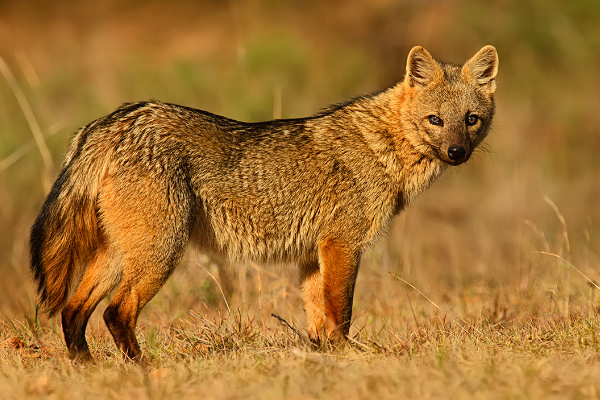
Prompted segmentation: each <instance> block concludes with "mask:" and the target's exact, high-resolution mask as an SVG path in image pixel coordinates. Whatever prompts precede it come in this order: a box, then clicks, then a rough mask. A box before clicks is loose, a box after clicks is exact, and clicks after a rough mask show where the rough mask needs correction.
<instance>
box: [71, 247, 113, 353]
mask: <svg viewBox="0 0 600 400" xmlns="http://www.w3.org/2000/svg"><path fill="white" fill-rule="evenodd" d="M111 261H112V259H111V257H110V255H109V253H108V251H107V249H106V247H104V246H102V247H101V248H100V249H98V250H97V251H96V254H95V255H94V257H93V259H92V260H91V261H90V262H89V263H88V265H87V267H86V269H85V273H84V275H83V278H82V280H81V283H80V284H79V287H78V288H77V290H76V291H75V294H74V295H73V297H72V298H71V300H70V301H69V303H68V304H67V306H66V307H65V308H64V309H63V311H62V315H61V317H62V328H63V332H64V335H65V342H66V344H67V349H68V350H69V356H70V357H71V359H73V360H80V361H91V359H92V355H91V354H90V350H89V347H88V344H87V342H86V340H85V329H86V326H87V323H88V320H89V318H90V316H91V315H92V313H93V312H94V309H95V308H96V306H97V305H98V303H99V302H100V301H101V300H102V299H103V298H104V297H105V296H106V294H107V293H108V292H109V291H110V290H111V289H112V288H113V287H114V286H115V285H116V284H117V283H118V281H119V271H118V270H116V268H115V266H114V265H113V264H112V263H111Z"/></svg>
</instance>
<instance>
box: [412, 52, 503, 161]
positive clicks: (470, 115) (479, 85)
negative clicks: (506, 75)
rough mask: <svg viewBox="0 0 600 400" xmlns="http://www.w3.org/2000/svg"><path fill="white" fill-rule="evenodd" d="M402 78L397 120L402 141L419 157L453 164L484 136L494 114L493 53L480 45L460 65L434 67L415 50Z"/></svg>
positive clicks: (428, 57) (466, 156) (435, 64)
mask: <svg viewBox="0 0 600 400" xmlns="http://www.w3.org/2000/svg"><path fill="white" fill-rule="evenodd" d="M406 71H407V72H406V77H405V79H404V86H405V98H404V99H403V103H404V106H403V110H405V111H403V115H402V116H401V118H402V121H403V125H404V126H405V129H407V130H408V132H407V136H408V137H409V140H411V142H412V143H413V145H415V147H416V148H417V149H418V150H419V151H420V152H421V153H423V154H424V155H427V156H428V157H432V158H438V159H440V160H442V161H443V162H444V163H447V164H450V165H458V164H462V163H463V162H465V161H467V160H468V159H469V157H470V156H471V154H472V152H473V150H474V149H475V148H476V147H477V145H479V144H480V143H481V141H482V140H483V139H484V138H485V136H486V135H487V132H488V129H489V127H490V123H491V120H492V116H493V114H494V99H493V95H494V91H495V90H496V82H495V77H496V73H497V72H498V54H497V53H496V49H495V48H494V47H492V46H485V47H484V48H482V49H481V50H480V51H479V52H478V53H477V54H475V56H473V57H472V58H471V59H470V60H469V61H467V62H466V63H465V64H464V65H463V66H457V65H451V64H445V63H439V62H437V61H435V60H434V59H433V58H432V57H431V55H430V54H429V53H428V52H427V50H425V49H424V48H422V47H414V48H413V49H412V50H411V52H410V54H409V56H408V63H407V68H406Z"/></svg>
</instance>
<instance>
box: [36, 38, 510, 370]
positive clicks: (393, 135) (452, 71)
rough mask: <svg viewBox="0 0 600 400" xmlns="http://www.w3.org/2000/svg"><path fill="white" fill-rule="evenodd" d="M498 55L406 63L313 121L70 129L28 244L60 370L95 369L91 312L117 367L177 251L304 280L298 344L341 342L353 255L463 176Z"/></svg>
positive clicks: (133, 346)
mask: <svg viewBox="0 0 600 400" xmlns="http://www.w3.org/2000/svg"><path fill="white" fill-rule="evenodd" d="M498 62H499V61H498V54H497V51H496V49H495V48H494V47H493V46H491V45H487V46H484V47H483V48H481V49H480V50H479V51H478V52H477V53H476V54H475V55H474V56H473V57H471V58H470V59H469V60H467V61H466V62H465V63H464V64H463V65H455V64H450V63H444V62H440V61H437V60H435V59H434V58H433V57H432V56H431V54H430V53H429V52H428V51H427V50H425V49H424V48H423V47H420V46H416V47H414V48H412V49H411V50H410V52H409V54H408V58H407V64H406V72H405V75H404V78H403V79H402V80H400V81H399V82H397V83H396V84H394V85H393V86H391V87H389V88H387V89H385V90H382V91H379V92H376V93H372V94H369V95H364V96H360V97H356V98H354V99H351V100H349V101H347V102H345V103H341V104H337V105H333V106H330V107H329V108H326V109H323V110H322V111H320V112H318V113H316V114H315V115H313V116H309V117H305V118H294V119H276V120H272V121H266V122H254V123H249V122H240V121H236V120H233V119H229V118H226V117H222V116H219V115H216V114H213V113H210V112H207V111H202V110H199V109H194V108H190V107H185V106H180V105H175V104H168V103H163V102H160V101H157V100H150V101H143V102H136V103H126V104H124V105H122V106H121V107H119V108H117V109H116V110H115V111H114V112H112V113H111V114H109V115H107V116H104V117H101V118H99V119H97V120H95V121H93V122H91V123H90V124H88V125H87V126H85V127H83V128H81V129H79V131H77V132H76V133H75V134H74V136H73V137H72V139H71V142H70V145H69V148H68V151H67V154H66V156H65V159H64V162H63V163H62V166H61V169H60V172H59V174H58V177H57V179H56V182H55V183H54V184H53V186H52V187H51V190H50V193H49V194H48V196H47V197H46V199H45V202H44V203H43V205H42V207H41V211H40V213H39V215H38V217H37V219H36V220H35V222H34V224H33V226H32V228H31V232H30V262H31V271H32V274H33V278H34V281H35V282H36V283H37V292H38V298H39V300H38V301H39V304H40V306H41V307H42V308H43V310H45V311H46V312H47V313H48V314H49V315H50V316H53V315H55V314H57V313H58V312H61V322H62V330H63V333H64V339H65V344H66V348H67V350H68V354H69V357H70V358H71V359H73V360H81V361H91V360H93V357H92V355H91V353H90V349H89V347H88V343H87V341H86V337H85V332H86V326H87V323H88V320H89V318H90V316H91V315H92V313H93V312H94V310H95V308H96V306H97V305H98V304H99V302H100V301H101V300H102V299H104V298H105V297H106V296H107V295H108V294H109V293H112V298H111V299H110V302H109V304H108V306H107V307H106V309H105V311H104V314H103V319H104V321H105V323H106V325H107V327H108V330H109V331H110V333H111V335H112V337H113V339H114V342H115V344H116V346H117V348H118V349H119V350H120V352H121V353H122V355H123V357H125V359H128V360H132V361H134V362H141V360H142V358H143V353H142V349H141V348H140V345H139V343H138V341H137V339H136V336H135V329H136V324H137V320H138V316H139V314H140V311H141V310H142V309H143V307H144V306H145V305H146V304H147V303H148V302H149V301H150V300H151V299H152V298H153V297H154V296H155V295H156V293H157V292H158V291H159V289H160V288H161V287H162V286H163V285H164V283H165V281H167V279H168V278H169V276H170V275H171V274H172V273H173V271H174V269H175V268H176V266H177V265H178V263H179V261H180V260H181V258H182V255H183V253H184V251H185V249H186V248H187V246H188V243H191V245H192V246H193V247H194V248H196V249H197V250H198V251H202V252H206V253H207V254H214V255H219V256H222V257H226V258H228V259H230V260H252V261H254V262H257V263H263V264H268V263H291V264H295V265H297V267H298V270H299V284H300V288H301V293H302V300H303V303H304V309H305V313H306V324H307V328H306V332H307V333H308V335H309V337H310V339H311V340H312V341H313V342H315V343H329V342H336V343H337V342H343V341H344V340H347V337H348V334H349V329H350V326H351V322H352V303H353V297H354V288H355V282H356V278H357V274H358V270H359V264H360V260H361V255H362V254H363V252H364V251H365V250H366V249H367V248H368V247H369V246H371V244H372V243H374V241H375V240H376V239H377V238H378V237H380V236H381V235H382V234H383V233H384V232H385V231H386V229H387V227H388V226H389V224H390V222H391V220H392V219H393V217H394V216H395V215H397V214H398V213H400V212H401V211H402V210H403V209H404V208H405V207H406V206H407V205H409V204H410V203H411V202H412V201H413V200H414V199H415V197H416V196H417V195H418V194H419V193H421V192H423V191H424V190H425V189H426V188H428V187H429V186H430V185H431V184H432V183H433V182H434V181H435V180H436V179H437V178H438V177H440V176H441V175H442V173H443V172H444V171H446V170H448V169H449V168H450V167H452V166H457V165H460V164H463V163H465V162H466V161H467V160H469V158H470V157H471V155H472V154H473V151H474V150H475V149H476V148H477V147H478V145H479V144H480V143H481V142H482V141H483V140H484V138H485V137H486V136H487V134H488V131H489V130H490V125H491V123H492V117H493V115H494V110H495V103H494V93H495V91H496V75H497V72H498Z"/></svg>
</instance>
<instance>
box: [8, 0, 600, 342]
mask: <svg viewBox="0 0 600 400" xmlns="http://www.w3.org/2000/svg"><path fill="white" fill-rule="evenodd" d="M486 44H492V45H494V46H496V48H497V50H498V53H499V56H500V69H499V75H498V78H497V81H498V90H497V97H496V99H497V115H496V118H495V122H494V124H493V131H492V132H491V133H490V135H489V137H488V139H487V140H486V146H485V150H482V151H480V152H479V153H478V154H477V155H476V156H475V157H474V158H473V159H472V160H471V161H470V162H469V163H468V164H467V165H465V166H461V167H458V168H456V169H454V170H452V171H451V172H449V173H447V174H446V175H445V176H444V177H443V178H442V179H440V180H439V181H438V182H437V183H436V184H435V185H433V187H432V188H431V189H430V190H429V191H427V192H425V193H424V194H423V195H421V197H419V198H418V199H417V200H416V201H415V202H414V204H412V205H411V206H410V207H409V208H408V210H407V211H406V212H405V213H403V214H402V215H401V216H399V217H398V218H396V220H395V221H394V223H393V225H392V227H391V228H390V231H389V234H388V235H387V236H385V237H384V238H382V239H381V240H380V241H379V242H378V244H377V245H376V246H374V247H373V248H372V249H371V250H370V251H369V252H368V253H367V254H365V256H364V258H363V263H362V266H361V272H360V274H359V281H358V285H357V292H356V300H355V317H356V322H355V324H354V326H355V328H354V329H357V328H361V327H363V329H373V330H374V331H375V330H376V329H378V326H379V327H380V326H382V324H388V325H395V324H397V325H399V326H408V328H410V326H411V324H414V323H415V320H420V321H427V320H428V319H430V318H432V317H434V316H435V315H438V314H439V313H440V310H438V309H437V308H436V307H434V306H433V305H432V304H431V303H429V302H428V301H426V300H425V299H424V298H422V297H421V296H420V295H419V294H418V293H417V292H416V291H414V290H412V289H410V288H409V289H408V290H405V287H404V285H403V284H402V283H400V282H399V281H397V280H396V279H395V278H394V277H393V276H392V275H390V274H389V273H388V271H390V272H392V273H393V274H395V275H396V276H398V277H401V278H403V279H405V280H406V281H408V282H410V283H411V284H413V285H414V286H415V287H417V288H418V289H419V290H421V291H422V292H423V293H425V294H427V295H428V296H429V297H430V298H431V299H432V300H434V301H435V302H436V303H437V304H438V305H440V306H441V307H442V309H444V310H445V311H446V312H448V313H449V314H451V315H453V316H454V317H460V318H464V319H469V318H471V319H479V320H481V319H484V320H489V321H491V322H492V323H497V322H503V321H509V320H511V321H516V320H518V319H519V318H521V317H524V318H533V316H535V315H538V314H539V315H541V314H551V315H557V316H560V317H568V316H569V315H573V314H578V313H590V312H595V310H596V306H597V302H598V298H597V295H596V292H597V290H596V289H595V286H594V285H593V284H592V283H590V282H593V281H594V282H595V281H598V282H600V279H598V278H599V277H600V259H599V257H598V256H599V254H600V229H599V227H598V225H599V224H600V201H599V199H600V176H599V173H600V157H599V155H598V154H599V152H600V131H599V128H598V127H599V126H600V112H599V110H600V79H598V74H599V73H600V3H599V2H597V1H595V0H580V1H576V2H565V1H561V0H543V1H542V0H532V1H527V2H523V1H519V0H498V1H494V2H481V1H477V0H457V1H447V0H412V1H410V0H404V1H403V0H395V1H393V0H373V1H353V2H346V1H316V0H303V1H293V0H279V1H276V0H264V1H253V2H242V1H234V0H231V1H217V0H213V1H191V0H190V1H184V0H174V1H169V2H163V1H155V0H145V1H139V0H130V1H116V0H104V1H86V2H75V1H52V2H47V1H31V0H28V1H25V0H24V1H8V0H4V1H3V0H0V58H1V60H0V72H1V73H2V75H1V76H0V318H3V319H4V318H8V319H17V320H20V319H31V318H32V316H33V315H34V310H35V294H34V287H33V284H32V281H31V277H30V273H29V267H28V230H29V228H30V226H31V224H32V223H33V220H34V219H35V217H36V215H37V213H38V211H39V208H40V206H41V204H42V202H43V200H44V197H45V195H46V193H47V192H48V190H49V188H50V185H51V184H52V182H53V181H54V179H55V178H56V176H57V174H58V171H59V167H60V163H61V161H62V158H63V156H64V154H65V151H66V148H67V146H68V141H69V138H70V137H71V135H72V134H73V133H74V132H75V131H76V130H77V129H78V128H79V127H80V126H82V125H85V124H87V123H88V122H90V121H92V120H93V119H95V118H98V117H100V116H102V115H105V114H107V113H109V112H111V111H112V110H114V109H115V108H116V107H117V106H119V105H120V104H121V103H124V102H129V101H137V100H143V99H149V98H157V99H160V100H162V101H166V102H173V103H178V104H184V105H187V106H191V107H196V108H201V109H205V110H208V111H211V112H214V113H217V114H222V115H226V116H228V117H231V118H236V119H241V120H244V121H260V120H265V119H272V118H280V117H283V118H290V117H302V116H307V115H310V114H313V113H316V112H317V111H319V109H321V108H324V107H326V106H327V105H329V104H331V103H336V102H340V101H343V100H345V99H347V98H349V97H352V96H357V95H361V94H365V93H369V92H372V91H376V90H379V89H382V88H385V87H388V86H391V85H393V84H394V83H395V82H397V81H398V80H400V79H402V77H403V75H404V69H405V63H406V57H407V54H408V51H409V50H410V48H411V47H412V46H414V45H422V46H424V47H425V48H427V49H428V50H429V51H430V52H431V54H432V55H433V56H434V57H435V58H436V59H438V60H442V61H448V62H454V63H463V62H464V61H466V60H467V59H468V58H469V57H471V56H472V55H473V54H475V52H477V51H478V50H479V49H480V48H481V47H482V46H483V45H486ZM541 252H551V253H554V254H556V255H558V256H559V257H560V258H559V257H556V256H552V255H547V254H543V253H541ZM184 264H186V265H184V266H182V267H180V268H179V269H178V271H177V272H176V274H175V275H174V277H173V278H172V279H171V280H170V281H169V282H168V283H167V285H166V288H165V289H163V290H162V291H161V292H159V294H158V296H157V298H156V299H155V300H153V301H152V302H151V303H150V305H149V307H147V310H146V311H145V313H146V315H147V316H150V318H148V317H146V318H142V319H143V320H145V321H146V322H145V323H146V324H147V323H149V322H148V321H157V322H158V323H160V324H165V323H171V322H173V321H176V320H177V319H178V318H180V317H181V316H182V315H185V314H186V313H187V312H189V310H195V312H199V313H205V312H211V311H209V310H213V311H212V312H214V310H223V311H224V310H226V307H227V305H228V306H229V307H231V308H236V309H239V310H244V311H247V312H248V313H250V314H251V315H259V314H260V315H261V316H263V317H264V318H266V317H267V316H268V315H269V314H270V313H271V312H276V313H277V314H279V315H282V316H284V317H286V318H289V319H290V320H291V321H293V322H294V323H296V324H297V325H299V326H304V321H303V315H302V306H301V302H300V297H299V292H298V289H297V277H296V271H295V269H294V268H286V267H280V266H274V267H265V266H257V265H255V264H251V263H241V264H239V265H235V266H233V267H232V268H231V269H228V270H227V271H228V272H227V273H222V272H221V273H219V268H218V267H217V265H216V264H214V263H213V262H212V261H211V260H209V259H207V258H206V257H204V256H202V255H199V254H196V253H194V252H189V253H188V254H187V255H186V258H185V261H184ZM574 268H577V270H576V269H574ZM578 271H579V272H578ZM582 274H583V275H585V277H584V276H583V275H582ZM219 275H221V277H223V276H227V278H226V279H224V281H226V282H223V283H224V284H223V285H222V286H223V288H224V290H223V292H227V293H225V294H224V293H222V292H221V290H220V288H219V285H218V284H217V282H219V281H220V280H219ZM225 283H227V285H226V284H225ZM226 286H227V287H226ZM407 296H410V298H411V300H412V306H413V307H414V308H415V311H416V316H414V317H413V315H412V313H411V311H410V307H409V304H410V303H409V302H408V299H407ZM225 298H227V299H228V302H227V304H225V300H224V299H225ZM257 300H258V301H257ZM105 305H106V304H103V305H101V307H105ZM257 313H258V314H257ZM97 315H99V313H97ZM267 320H268V318H267ZM143 323H144V322H143ZM99 326H100V325H99V324H92V329H104V328H100V327H99Z"/></svg>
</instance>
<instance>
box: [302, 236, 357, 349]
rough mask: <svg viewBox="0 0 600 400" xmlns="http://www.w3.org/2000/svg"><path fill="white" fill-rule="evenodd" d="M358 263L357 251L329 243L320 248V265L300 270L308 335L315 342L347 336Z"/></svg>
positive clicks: (335, 241) (316, 263)
mask: <svg viewBox="0 0 600 400" xmlns="http://www.w3.org/2000/svg"><path fill="white" fill-rule="evenodd" d="M358 263H359V253H358V252H357V251H355V250H354V249H352V248H351V247H350V246H349V245H347V244H346V243H344V242H343V241H338V240H333V239H327V240H324V241H322V242H321V243H320V244H319V260H318V262H313V263H306V264H304V265H303V266H302V267H301V271H300V280H301V286H302V295H303V297H304V308H305V310H306V320H307V324H308V333H309V335H310V337H311V339H312V340H313V341H315V342H317V343H320V342H322V340H339V339H345V338H346V336H347V335H348V331H349V330H350V322H351V320H352V300H353V297H354V284H355V282H356V274H357V272H358Z"/></svg>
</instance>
